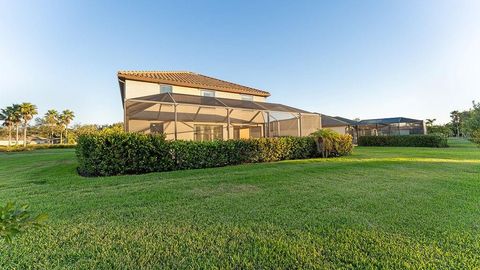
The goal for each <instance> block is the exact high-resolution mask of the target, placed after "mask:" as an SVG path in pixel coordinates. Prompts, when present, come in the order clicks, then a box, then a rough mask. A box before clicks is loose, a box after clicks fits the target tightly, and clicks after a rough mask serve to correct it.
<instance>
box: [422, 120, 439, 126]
mask: <svg viewBox="0 0 480 270" xmlns="http://www.w3.org/2000/svg"><path fill="white" fill-rule="evenodd" d="M435 121H437V119H435V118H433V119H425V125H427V127H431V126H433V123H434V122H435Z"/></svg>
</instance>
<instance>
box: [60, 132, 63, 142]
mask: <svg viewBox="0 0 480 270" xmlns="http://www.w3.org/2000/svg"><path fill="white" fill-rule="evenodd" d="M60 144H63V130H60Z"/></svg>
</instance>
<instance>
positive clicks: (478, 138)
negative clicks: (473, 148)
mask: <svg viewBox="0 0 480 270" xmlns="http://www.w3.org/2000/svg"><path fill="white" fill-rule="evenodd" d="M470 141H472V142H473V143H476V144H478V145H479V146H480V129H477V130H475V131H473V132H472V134H471V135H470Z"/></svg>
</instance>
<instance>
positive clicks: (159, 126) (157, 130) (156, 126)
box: [150, 123, 163, 134]
mask: <svg viewBox="0 0 480 270" xmlns="http://www.w3.org/2000/svg"><path fill="white" fill-rule="evenodd" d="M150 133H151V134H163V123H151V124H150Z"/></svg>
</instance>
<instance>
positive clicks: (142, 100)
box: [117, 71, 322, 141]
mask: <svg viewBox="0 0 480 270" xmlns="http://www.w3.org/2000/svg"><path fill="white" fill-rule="evenodd" d="M117 76H118V81H119V85H120V93H121V97H122V103H123V109H124V123H125V130H126V131H127V132H142V133H163V134H165V135H166V138H167V139H171V140H176V139H182V140H197V141H209V140H226V139H243V138H260V137H279V136H307V135H309V134H311V133H312V132H314V131H316V130H317V129H319V128H321V127H322V123H321V117H320V115H319V114H317V113H312V112H308V111H304V110H301V109H297V108H293V107H290V106H287V105H283V104H276V103H268V102H267V98H268V97H269V96H270V93H269V92H267V91H265V90H260V89H256V88H252V87H247V86H243V85H240V84H236V83H232V82H227V81H224V80H220V79H216V78H212V77H208V76H205V75H201V74H198V73H193V72H188V71H119V72H118V74H117Z"/></svg>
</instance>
